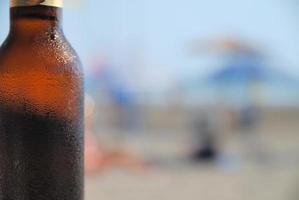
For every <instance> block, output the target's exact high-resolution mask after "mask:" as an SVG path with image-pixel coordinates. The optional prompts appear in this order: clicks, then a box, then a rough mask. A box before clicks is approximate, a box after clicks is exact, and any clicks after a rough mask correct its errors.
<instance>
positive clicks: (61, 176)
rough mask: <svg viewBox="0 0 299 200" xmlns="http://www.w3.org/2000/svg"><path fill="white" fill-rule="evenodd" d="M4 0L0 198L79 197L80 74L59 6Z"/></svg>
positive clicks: (46, 0)
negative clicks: (7, 29) (6, 27)
mask: <svg viewBox="0 0 299 200" xmlns="http://www.w3.org/2000/svg"><path fill="white" fill-rule="evenodd" d="M12 1H13V2H12V7H11V10H10V12H11V26H10V33H9V35H8V37H7V39H6V41H5V42H4V43H3V45H2V46H1V48H0V200H50V199H51V200H81V199H83V74H82V69H81V64H80V61H79V58H78V56H77V55H76V53H75V52H74V50H73V49H72V47H71V46H70V45H69V43H68V42H67V40H66V39H65V36H64V35H63V32H62V28H61V13H62V8H61V7H60V4H55V0H41V1H39V0H12ZM58 1H59V0H58ZM59 2H60V1H59Z"/></svg>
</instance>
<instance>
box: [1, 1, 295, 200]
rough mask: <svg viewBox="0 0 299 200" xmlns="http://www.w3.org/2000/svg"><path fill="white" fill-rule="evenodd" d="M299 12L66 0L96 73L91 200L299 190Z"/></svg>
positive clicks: (68, 21)
mask: <svg viewBox="0 0 299 200" xmlns="http://www.w3.org/2000/svg"><path fill="white" fill-rule="evenodd" d="M8 8H9V2H8V0H1V1H0V27H1V30H0V41H1V42H2V41H3V40H4V39H5V37H6V34H7V32H8V11H9V9H8ZM298 10H299V1H297V0H263V1H260V0H222V1H220V0H218V1H216V0H210V1H204V0H163V1H161V0H109V1H108V0H65V6H64V30H65V34H66V35H67V37H68V39H69V40H70V42H71V43H72V45H73V46H74V48H75V49H76V50H77V52H78V53H79V55H80V57H81V59H82V62H83V65H84V69H85V75H86V103H85V104H86V105H85V115H86V116H85V118H86V128H85V132H86V150H85V161H86V162H85V165H86V166H85V167H86V200H99V199H109V200H118V199H123V200H126V199H127V200H133V199H140V200H152V199H158V200H159V199H161V200H162V199H163V200H181V199H209V200H219V199H224V200H225V199H227V200H246V199H250V200H253V199H254V200H268V199H269V200H270V199H271V200H278V199H279V200H298V199H299V191H298V188H299V170H298V169H299V14H298ZM3 27H4V29H3Z"/></svg>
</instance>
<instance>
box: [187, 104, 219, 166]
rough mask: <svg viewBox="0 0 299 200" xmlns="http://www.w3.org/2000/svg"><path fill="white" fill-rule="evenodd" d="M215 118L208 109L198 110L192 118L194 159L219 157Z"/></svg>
mask: <svg viewBox="0 0 299 200" xmlns="http://www.w3.org/2000/svg"><path fill="white" fill-rule="evenodd" d="M214 122H215V118H214V117H213V116H212V114H211V113H207V111H203V110H198V111H197V112H196V113H195V114H194V115H193V119H192V128H193V136H192V143H193V147H192V153H191V158H192V160H193V161H196V162H197V161H213V160H215V159H216V158H217V156H218V153H219V149H218V146H217V130H216V124H215V123H214Z"/></svg>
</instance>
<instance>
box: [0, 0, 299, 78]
mask: <svg viewBox="0 0 299 200" xmlns="http://www.w3.org/2000/svg"><path fill="white" fill-rule="evenodd" d="M81 1H82V3H81V4H80V6H78V5H77V6H70V5H69V4H67V6H66V8H65V12H64V30H65V33H66V35H67V37H68V38H69V40H70V41H71V43H72V44H73V46H74V47H75V49H76V50H77V51H78V53H79V54H80V56H81V58H82V60H83V63H84V65H85V67H86V68H88V67H89V66H90V63H91V61H92V60H93V59H94V57H96V56H98V55H101V54H105V55H108V57H109V58H110V59H111V62H112V63H114V65H124V66H126V67H128V66H131V65H132V66H133V65H138V64H136V63H142V66H143V68H142V69H136V67H135V68H134V67H132V66H131V68H130V67H128V68H126V71H127V72H130V71H134V70H135V71H136V70H137V71H138V70H139V72H136V73H140V70H144V71H145V72H148V73H150V74H152V75H153V76H161V81H163V80H164V79H165V80H164V81H171V80H170V79H171V78H169V77H168V78H167V74H168V75H169V76H175V77H178V78H184V77H185V78H188V77H189V76H192V75H194V74H206V73H209V72H210V71H211V70H212V69H213V68H215V67H216V66H217V65H218V60H217V59H216V57H215V56H214V55H201V56H197V57H191V56H190V54H189V50H188V45H187V44H188V43H190V41H192V40H194V39H207V38H208V39H209V38H217V37H221V36H231V35H233V36H237V37H240V38H242V39H244V40H247V41H248V42H249V43H256V44H258V45H259V46H261V47H262V49H264V50H265V52H266V53H267V54H268V55H269V56H270V62H271V64H273V65H275V67H280V68H282V69H285V70H286V71H287V72H289V73H293V74H296V75H298V76H299V67H298V66H299V56H298V55H299V39H298V37H299V25H298V24H299V23H298V22H297V21H299V15H296V12H297V10H298V9H299V6H298V7H296V6H295V5H294V0H263V1H261V0H209V1H206V0H105V1H104V0H85V1H84V2H83V0H81ZM0 17H1V18H0V26H1V29H0V41H2V40H3V39H4V38H5V35H6V33H7V29H8V0H2V4H1V8H0ZM144 63H145V64H144ZM120 67H122V66H120ZM161 74H164V75H165V76H164V75H163V76H162V75H161ZM180 76H182V77H180Z"/></svg>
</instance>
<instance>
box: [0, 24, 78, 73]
mask: <svg viewBox="0 0 299 200" xmlns="http://www.w3.org/2000/svg"><path fill="white" fill-rule="evenodd" d="M12 68H16V69H18V70H29V69H32V70H37V69H48V70H54V71H55V70H58V71H63V70H67V71H69V70H71V71H76V73H79V74H82V73H83V70H82V64H81V61H80V59H79V56H78V55H77V53H76V52H75V50H74V49H73V47H72V46H71V44H70V43H69V42H68V40H67V39H66V37H65V36H64V34H63V32H62V31H60V30H54V31H53V30H49V31H45V32H42V33H40V34H36V35H34V36H27V37H25V36H22V37H20V36H18V35H15V34H12V33H10V34H9V35H8V37H7V39H6V40H5V41H4V43H3V44H2V45H1V46H0V72H1V71H2V70H5V69H7V70H11V69H12Z"/></svg>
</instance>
